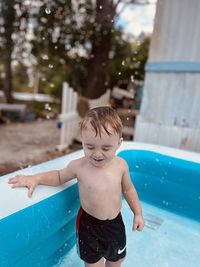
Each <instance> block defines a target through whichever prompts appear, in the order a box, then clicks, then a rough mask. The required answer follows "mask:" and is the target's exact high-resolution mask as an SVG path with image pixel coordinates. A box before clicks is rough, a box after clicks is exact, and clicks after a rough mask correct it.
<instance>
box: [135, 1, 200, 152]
mask: <svg viewBox="0 0 200 267" xmlns="http://www.w3.org/2000/svg"><path fill="white" fill-rule="evenodd" d="M199 13H200V1H199V0H192V1H188V0H173V1H172V0H158V3H157V11H156V17H155V25H154V32H153V35H152V40H151V45H150V52H149V59H148V62H147V65H146V77H145V83H144V92H143V99H142V105H141V110H140V114H139V115H138V116H137V120H136V129H135V136H134V140H135V141H140V142H147V143H155V144H161V145H166V146H171V147H178V148H184V149H187V150H193V151H200V138H199V134H200V49H199V43H200V27H199V25H200V16H199V15H198V14H199Z"/></svg>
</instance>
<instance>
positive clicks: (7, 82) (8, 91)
mask: <svg viewBox="0 0 200 267" xmlns="http://www.w3.org/2000/svg"><path fill="white" fill-rule="evenodd" d="M4 69H5V78H4V82H3V91H4V95H5V98H6V102H7V103H13V97H12V90H13V88H12V70H11V55H9V56H8V57H7V60H6V61H5V63H4Z"/></svg>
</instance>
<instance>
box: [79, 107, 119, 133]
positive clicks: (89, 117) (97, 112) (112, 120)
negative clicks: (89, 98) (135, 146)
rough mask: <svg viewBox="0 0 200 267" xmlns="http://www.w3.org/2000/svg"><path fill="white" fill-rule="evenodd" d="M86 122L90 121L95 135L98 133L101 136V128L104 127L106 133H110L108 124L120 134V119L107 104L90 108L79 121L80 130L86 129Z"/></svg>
mask: <svg viewBox="0 0 200 267" xmlns="http://www.w3.org/2000/svg"><path fill="white" fill-rule="evenodd" d="M88 123H90V125H91V126H92V128H93V129H94V130H95V136H97V135H99V136H100V137H101V134H102V129H104V130H105V132H106V133H107V134H108V135H111V133H110V132H109V131H108V129H107V128H108V125H110V126H111V127H112V128H113V129H114V131H115V132H116V133H117V134H118V135H119V136H120V137H121V136H122V121H121V119H120V117H119V115H118V114H117V112H116V110H114V109H113V108H111V107H109V106H102V107H97V108H93V109H90V110H89V111H88V112H87V114H86V116H85V117H84V118H83V120H82V121H81V122H80V132H82V131H83V130H84V129H86V127H87V124H88Z"/></svg>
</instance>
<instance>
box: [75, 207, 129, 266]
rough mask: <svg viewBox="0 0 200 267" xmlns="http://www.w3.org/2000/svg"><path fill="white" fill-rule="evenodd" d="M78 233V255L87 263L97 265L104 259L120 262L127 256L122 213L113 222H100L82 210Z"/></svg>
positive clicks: (78, 221)
mask: <svg viewBox="0 0 200 267" xmlns="http://www.w3.org/2000/svg"><path fill="white" fill-rule="evenodd" d="M76 233H77V251H78V254H79V256H80V258H81V259H82V260H84V261H85V262H87V263H96V262H97V261H99V260H100V259H101V258H102V257H104V258H105V259H107V260H109V261H118V260H119V259H122V258H124V257H125V255H126V234H125V227H124V223H123V221H122V216H121V213H119V214H118V215H117V217H116V218H114V219H112V220H99V219H97V218H95V217H93V216H91V215H90V214H88V213H87V212H85V211H84V210H83V209H82V208H80V209H79V212H78V216H77V220H76Z"/></svg>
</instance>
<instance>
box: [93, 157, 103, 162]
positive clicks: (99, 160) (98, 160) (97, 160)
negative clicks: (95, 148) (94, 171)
mask: <svg viewBox="0 0 200 267" xmlns="http://www.w3.org/2000/svg"><path fill="white" fill-rule="evenodd" d="M93 160H94V161H96V162H101V161H103V160H104V159H95V158H93Z"/></svg>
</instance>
